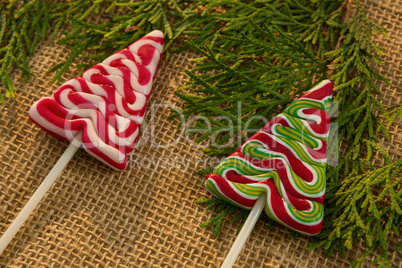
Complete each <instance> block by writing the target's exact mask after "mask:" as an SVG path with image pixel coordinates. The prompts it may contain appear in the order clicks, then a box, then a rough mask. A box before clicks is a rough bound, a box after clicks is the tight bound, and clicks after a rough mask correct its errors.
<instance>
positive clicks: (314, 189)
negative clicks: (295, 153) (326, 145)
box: [214, 152, 325, 196]
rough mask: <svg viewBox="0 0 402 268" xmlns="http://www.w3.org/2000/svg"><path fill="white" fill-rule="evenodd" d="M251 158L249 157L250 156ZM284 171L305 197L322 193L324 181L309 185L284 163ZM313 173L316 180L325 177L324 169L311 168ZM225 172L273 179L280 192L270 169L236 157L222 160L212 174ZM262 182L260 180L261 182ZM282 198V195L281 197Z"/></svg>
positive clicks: (278, 179)
mask: <svg viewBox="0 0 402 268" xmlns="http://www.w3.org/2000/svg"><path fill="white" fill-rule="evenodd" d="M266 154H267V156H266V157H265V159H270V158H272V157H282V156H280V155H277V156H275V155H274V154H273V153H268V152H267V153H266ZM250 156H251V155H250ZM252 157H253V156H252ZM285 163H286V164H285V166H286V169H287V170H288V171H289V173H290V175H291V177H290V178H289V179H290V180H293V182H294V184H295V186H296V188H297V190H299V191H300V192H302V193H304V194H305V195H313V194H315V193H319V192H323V191H324V189H325V181H324V180H320V179H318V180H316V183H315V184H309V183H307V182H306V181H305V180H303V179H302V178H300V177H299V176H298V175H297V174H296V173H295V172H294V171H293V170H292V168H291V167H290V165H289V164H288V163H287V162H285ZM311 167H312V168H313V169H314V171H315V172H316V173H317V176H318V178H322V177H321V176H325V167H316V166H311ZM227 170H235V171H236V172H237V173H239V174H241V175H244V176H250V175H251V176H253V177H254V178H255V179H256V178H260V179H263V180H268V179H270V178H273V179H274V181H275V185H276V186H277V189H278V190H279V191H280V192H281V187H279V186H280V183H281V182H280V178H279V176H278V175H277V172H276V171H275V170H271V168H266V169H263V168H259V167H256V166H254V165H253V164H252V163H250V162H248V161H246V160H244V159H242V158H238V157H228V158H226V159H224V160H223V161H222V162H221V163H220V164H219V165H218V166H216V168H215V170H214V173H215V174H217V175H219V176H221V177H225V176H224V173H225V172H226V171H227ZM261 181H262V180H261ZM282 196H283V195H282Z"/></svg>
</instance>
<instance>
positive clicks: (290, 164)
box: [205, 80, 333, 267]
mask: <svg viewBox="0 0 402 268" xmlns="http://www.w3.org/2000/svg"><path fill="white" fill-rule="evenodd" d="M332 87H333V85H332V82H331V81H329V80H325V81H322V82H321V83H320V84H318V85H317V86H315V87H314V88H313V89H311V90H310V91H308V92H307V93H305V94H304V95H302V96H301V97H299V98H298V99H297V100H295V101H294V102H292V103H291V104H290V105H289V106H288V107H287V108H286V109H285V110H284V112H283V113H281V114H279V115H277V116H275V117H274V118H272V119H271V120H270V121H269V122H268V123H267V124H266V125H265V126H264V127H263V128H262V129H261V131H259V132H257V133H256V134H254V135H253V136H251V137H250V138H249V139H248V140H246V142H244V143H243V144H242V145H241V146H240V147H239V148H238V150H237V151H236V152H235V153H233V154H231V155H229V156H228V157H227V158H226V159H224V160H223V161H222V162H221V163H220V164H219V165H218V166H217V167H216V168H215V169H214V172H213V173H212V174H209V175H208V176H207V178H206V181H205V186H206V188H207V190H208V191H209V192H211V193H212V194H213V195H215V196H216V197H218V198H220V199H223V200H226V201H228V202H230V203H232V204H235V205H237V206H239V207H242V208H246V209H252V210H251V212H250V215H249V217H248V218H247V220H246V222H245V224H244V225H243V227H242V230H241V232H240V233H239V235H238V237H237V239H236V241H235V242H234V244H233V246H232V248H231V250H230V251H229V254H228V255H227V257H226V260H225V261H224V263H223V265H222V267H232V265H233V264H234V262H235V260H236V259H237V256H238V254H239V253H240V251H241V249H242V247H243V245H244V243H245V241H246V240H247V238H248V236H249V234H250V232H251V230H252V228H253V227H254V225H255V223H256V221H257V220H258V217H259V215H260V213H261V212H262V209H263V208H265V212H266V214H267V215H268V216H269V217H270V218H272V219H273V220H275V221H277V222H279V223H281V224H283V225H285V226H288V227H289V228H292V229H293V230H296V231H298V232H300V233H303V234H307V235H315V234H318V233H319V232H320V231H321V229H322V223H323V215H324V208H323V202H324V195H325V169H326V163H327V144H326V140H327V138H328V132H329V115H328V113H327V110H328V107H329V105H328V104H329V103H330V101H331V98H332Z"/></svg>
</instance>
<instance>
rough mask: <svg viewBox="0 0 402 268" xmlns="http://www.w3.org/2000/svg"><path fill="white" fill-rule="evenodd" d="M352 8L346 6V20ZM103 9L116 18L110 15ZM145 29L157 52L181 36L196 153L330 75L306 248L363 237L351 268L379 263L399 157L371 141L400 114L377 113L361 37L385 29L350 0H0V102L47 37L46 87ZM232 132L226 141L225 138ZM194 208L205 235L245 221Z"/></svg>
mask: <svg viewBox="0 0 402 268" xmlns="http://www.w3.org/2000/svg"><path fill="white" fill-rule="evenodd" d="M351 3H353V4H354V5H355V8H356V9H357V12H356V15H355V16H353V17H352V18H350V14H349V13H350V10H351V6H350V5H351ZM112 10H113V11H114V14H117V15H115V16H113V17H111V16H110V15H109V14H110V12H111V11H112ZM94 17H96V18H97V20H96V23H92V22H93V21H94V20H93V18H94ZM50 25H53V28H51V27H50ZM152 29H160V30H162V31H164V32H165V35H166V38H167V44H166V46H165V54H169V53H170V52H172V51H171V49H170V45H171V44H172V42H174V40H176V39H177V38H179V37H184V38H186V39H188V41H187V42H186V45H185V46H184V47H182V48H180V49H179V50H183V49H194V50H195V51H197V52H198V53H199V55H200V58H198V59H195V60H196V62H197V66H196V68H194V69H192V70H186V74H187V75H188V76H189V77H190V81H189V82H188V84H187V85H186V86H185V87H183V88H180V89H178V90H177V91H176V94H177V95H178V96H179V97H180V98H182V99H183V102H184V109H183V114H184V115H185V117H187V118H190V117H191V116H193V115H198V116H199V117H198V118H199V120H196V121H195V122H194V125H192V126H191V127H190V128H189V129H188V131H189V132H196V130H201V132H200V131H198V132H197V133H198V135H197V136H196V137H197V142H199V143H201V142H206V141H213V142H212V143H210V146H209V147H206V148H204V151H205V152H206V153H207V154H209V155H227V154H229V153H231V152H233V151H234V150H235V149H236V148H237V147H238V145H239V144H240V143H241V142H242V141H244V140H245V139H247V138H248V137H249V136H250V135H252V134H253V131H257V130H258V129H259V128H261V126H262V125H263V124H264V122H265V121H264V120H269V119H270V118H271V117H272V116H273V115H274V114H276V113H277V112H280V111H282V110H283V109H284V108H285V107H286V105H287V104H289V103H290V102H292V100H293V99H294V97H296V96H297V95H299V94H301V93H302V92H304V91H306V90H308V89H309V88H311V86H312V85H313V84H314V83H316V82H317V81H319V80H321V79H324V78H326V77H328V76H331V77H330V79H331V80H333V82H334V83H335V94H334V100H335V101H336V103H337V107H334V108H335V110H336V109H337V111H333V112H334V113H335V112H337V117H336V119H335V120H333V122H335V123H336V124H337V128H336V129H335V128H331V136H332V137H336V138H334V139H333V140H332V141H331V142H330V143H329V150H328V151H329V155H332V154H336V153H337V152H338V150H339V144H338V142H337V141H342V142H343V143H342V148H343V151H345V153H344V154H343V155H340V158H339V163H338V164H337V165H336V166H334V167H329V168H328V172H327V176H328V179H327V195H326V201H325V207H326V208H325V221H324V229H323V231H322V233H320V234H319V236H317V237H315V238H313V239H312V244H311V247H310V248H316V247H324V249H326V250H327V253H328V255H329V254H331V253H332V252H333V250H334V249H338V251H339V252H340V253H341V254H343V255H345V251H346V250H347V249H351V248H352V247H353V244H354V243H355V242H356V241H357V240H358V239H363V240H364V241H365V242H366V245H367V248H368V250H367V251H366V252H365V253H364V254H363V255H362V256H361V257H360V258H359V259H357V260H356V261H355V262H354V263H353V265H352V266H356V267H359V266H361V265H362V263H363V261H364V259H365V258H366V257H367V256H369V255H370V254H372V253H373V252H374V251H378V252H379V257H378V258H377V259H376V260H375V263H377V264H378V265H379V266H390V263H389V260H388V256H387V252H388V248H387V246H388V242H387V241H388V238H389V237H390V236H391V235H398V234H399V230H400V227H401V217H402V211H401V203H402V199H401V198H402V197H401V196H402V189H401V187H400V185H401V180H402V178H401V172H402V161H392V160H391V157H390V156H389V155H388V154H387V153H386V151H385V150H384V148H382V147H381V146H380V145H379V138H380V137H386V138H389V133H388V130H387V129H388V127H389V125H390V124H392V123H393V122H395V120H398V119H397V118H398V117H399V118H402V105H399V106H395V107H385V106H384V105H383V104H381V103H380V102H379V101H378V100H377V99H376V97H375V94H377V93H378V94H379V93H380V92H379V90H378V84H379V83H385V84H389V81H388V80H387V79H385V78H384V77H383V76H382V75H380V74H379V73H378V72H376V71H375V70H374V69H373V68H372V67H371V63H372V62H377V63H379V62H381V59H380V56H382V55H383V52H382V51H383V50H382V48H381V47H379V46H377V45H376V44H375V43H374V42H373V41H372V35H373V34H376V33H377V34H382V35H386V34H387V33H386V30H385V29H384V28H382V27H381V26H379V25H377V24H375V23H374V22H372V21H370V20H369V19H367V18H366V14H365V13H364V10H363V8H362V6H361V4H360V1H359V0H353V1H337V0H335V1H334V0H285V1H280V0H258V1H245V0H243V1H240V0H220V1H214V0H209V1H208V0H199V1H183V0H169V1H166V0H149V1H137V2H134V1H127V0H115V1H113V0H94V1H86V0H72V1H68V3H66V2H64V1H61V2H60V3H57V2H56V3H54V2H52V3H51V4H50V3H48V2H47V1H45V0H31V1H28V0H26V1H15V0H14V1H9V2H6V1H3V2H1V3H0V46H1V48H0V78H1V80H2V85H3V87H1V88H0V100H1V101H2V102H3V103H5V100H4V96H5V97H14V96H15V87H14V86H13V84H12V80H11V77H10V72H11V71H12V70H13V69H15V68H19V69H20V70H22V72H23V73H24V80H25V81H27V79H28V76H29V75H32V74H31V73H30V72H29V66H28V63H29V60H28V59H29V57H30V56H32V54H33V53H34V51H35V47H36V45H37V43H38V42H39V41H40V40H42V39H44V38H45V36H46V35H51V37H52V38H55V39H57V42H58V43H59V44H63V45H67V46H69V47H71V54H70V56H69V58H68V59H67V60H66V61H65V62H62V63H60V64H58V65H56V66H54V68H52V69H51V71H57V73H56V74H55V76H54V78H53V81H56V80H60V78H61V76H62V74H63V73H64V72H65V71H66V70H67V69H68V68H69V67H70V65H71V63H72V62H73V61H74V60H75V59H76V58H77V57H78V56H80V55H81V54H82V53H83V52H84V51H88V50H91V56H90V58H89V59H88V61H87V62H86V64H82V65H80V66H81V67H87V66H91V65H93V64H94V62H99V61H101V60H103V59H104V58H106V57H107V56H108V55H110V53H112V52H115V51H118V50H120V49H122V48H124V47H126V46H127V45H129V44H131V43H132V42H133V41H135V40H136V39H138V38H139V37H140V36H142V35H144V34H146V33H147V32H149V31H151V30H152ZM175 116H177V115H176V114H174V113H172V118H174V117H175ZM252 118H259V119H261V120H251V119H252ZM203 119H208V120H209V122H211V124H212V125H207V124H206V122H205V120H203ZM232 123H234V124H232ZM231 131H232V132H234V134H237V135H235V137H236V138H237V140H230V137H231V136H232V135H231V134H233V133H231ZM213 145H215V146H213ZM374 153H377V154H379V155H381V156H382V158H383V164H382V165H381V166H378V165H376V166H374V165H373V163H372V161H371V162H370V160H371V159H372V156H373V154H374ZM205 172H207V171H200V174H205ZM208 172H209V170H208ZM198 203H200V204H207V208H208V209H213V208H216V213H217V216H215V217H214V218H212V219H211V220H209V221H207V222H205V223H204V224H203V226H208V225H213V226H214V231H213V233H214V235H215V236H216V235H217V234H218V233H219V230H220V228H221V226H222V224H224V221H225V218H226V216H227V215H230V214H233V215H234V217H233V220H232V221H233V222H234V221H238V220H241V219H243V218H245V217H246V214H247V212H244V211H242V210H240V209H238V208H237V207H234V206H232V205H230V204H226V203H224V202H223V201H220V200H216V199H212V198H210V199H205V198H204V199H202V200H200V201H199V202H198ZM269 222H270V224H273V222H272V221H271V220H269ZM239 228H240V227H239ZM398 246H399V248H401V246H400V243H399V244H398Z"/></svg>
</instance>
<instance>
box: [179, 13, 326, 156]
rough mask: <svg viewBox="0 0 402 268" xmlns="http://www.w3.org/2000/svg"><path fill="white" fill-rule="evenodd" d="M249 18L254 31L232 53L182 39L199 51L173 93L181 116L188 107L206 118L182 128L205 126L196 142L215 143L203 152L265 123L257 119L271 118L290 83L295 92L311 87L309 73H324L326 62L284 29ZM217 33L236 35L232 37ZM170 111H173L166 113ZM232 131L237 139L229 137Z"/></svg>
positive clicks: (285, 100)
mask: <svg viewBox="0 0 402 268" xmlns="http://www.w3.org/2000/svg"><path fill="white" fill-rule="evenodd" d="M249 23H250V24H251V25H253V28H254V29H255V31H256V33H257V32H258V36H246V35H244V36H243V39H242V40H243V41H242V45H241V47H240V48H239V51H238V52H237V53H230V54H229V53H226V54H216V53H214V52H213V50H212V48H211V47H209V46H203V48H201V47H200V46H199V45H197V44H195V43H194V41H188V42H187V44H189V45H191V47H192V48H194V49H195V50H196V51H197V52H199V53H200V55H202V56H203V57H202V58H201V59H200V62H199V63H198V65H197V67H196V68H194V69H192V70H186V73H187V74H188V75H189V76H190V78H191V81H190V82H188V83H187V85H186V86H184V87H183V88H180V89H178V90H177V91H175V94H176V95H178V96H179V97H180V98H182V99H183V101H184V109H183V115H184V117H185V118H186V119H188V118H189V117H190V116H192V115H193V114H194V113H197V115H199V116H200V118H202V119H204V118H207V119H208V124H207V123H206V121H205V120H202V122H201V120H200V121H196V122H195V125H193V126H190V127H189V128H188V132H195V131H196V130H205V131H202V135H199V137H198V138H197V142H199V143H201V142H203V141H204V140H208V139H212V141H213V142H216V145H217V146H215V147H211V148H205V149H204V151H205V152H206V153H208V154H209V155H222V154H227V153H228V152H231V151H233V150H235V149H236V148H237V147H238V146H239V145H240V144H241V143H242V142H243V141H244V140H245V139H247V138H248V137H249V136H251V135H252V134H254V133H255V132H256V131H258V130H259V129H260V128H261V127H262V126H263V125H264V124H265V123H266V120H261V119H266V118H271V117H272V116H273V115H274V113H275V112H278V106H279V107H284V106H286V105H287V104H289V103H290V102H291V101H292V100H291V98H290V93H291V92H292V90H293V89H294V87H296V88H297V90H296V94H298V93H300V92H303V91H306V90H308V89H309V88H311V87H312V84H313V79H314V78H318V79H320V78H322V77H325V73H326V68H325V67H326V63H325V62H323V61H320V60H319V59H318V58H316V57H315V56H314V55H313V54H311V53H310V52H309V51H307V50H306V49H305V48H304V46H303V45H302V44H301V43H299V42H297V41H296V40H294V39H292V38H289V34H286V33H283V32H282V31H281V30H280V29H279V28H278V27H273V28H272V29H270V28H269V27H268V26H267V25H266V24H265V23H262V27H260V26H259V25H256V24H255V23H254V22H252V21H251V22H249ZM219 38H225V39H229V40H235V41H239V40H237V39H236V38H234V37H227V36H225V37H223V36H222V37H218V39H219ZM218 39H217V40H218ZM189 89H191V92H192V93H188V90H189ZM175 116H178V114H173V115H172V118H173V117H175ZM236 133H237V134H238V136H239V137H241V139H240V140H239V141H230V140H229V138H231V137H233V134H236ZM223 145H225V146H223ZM222 147H223V148H222ZM228 147H229V148H228ZM230 150H231V151H230Z"/></svg>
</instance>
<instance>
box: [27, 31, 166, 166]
mask: <svg viewBox="0 0 402 268" xmlns="http://www.w3.org/2000/svg"><path fill="white" fill-rule="evenodd" d="M163 42H164V36H163V33H162V32H161V31H158V30H156V31H153V32H151V33H149V34H147V35H146V36H144V37H142V38H141V39H139V40H138V41H136V42H135V43H133V44H132V45H130V46H129V47H127V48H126V49H123V50H121V51H119V52H117V53H115V54H113V55H112V56H110V57H108V58H107V59H105V60H104V61H103V62H102V63H99V64H96V65H95V66H93V67H91V68H90V69H88V70H87V71H85V72H84V73H83V74H82V75H81V76H79V77H76V78H74V79H71V80H69V81H68V82H66V83H65V84H63V85H62V86H61V87H59V88H58V89H57V90H56V91H55V92H54V93H53V95H52V97H50V98H43V99H41V100H39V101H37V102H36V103H34V104H33V105H32V107H31V109H30V110H29V117H30V118H31V120H32V121H33V122H34V123H35V124H37V125H38V126H40V127H41V128H43V129H44V130H45V131H47V132H48V133H50V134H52V135H54V136H56V137H58V138H60V139H64V140H68V141H70V142H72V141H74V140H77V141H79V142H81V144H82V147H83V148H84V149H85V150H86V151H87V152H88V153H89V154H91V155H92V156H94V157H95V158H97V159H99V160H101V161H102V162H104V163H106V164H108V165H110V166H111V167H113V168H116V169H119V170H123V169H124V168H125V167H126V165H127V155H128V154H129V153H131V152H132V150H133V149H134V145H135V142H136V140H137V138H138V127H139V126H140V125H141V124H142V122H143V117H144V113H145V109H146V104H147V101H148V99H149V96H150V93H151V88H152V83H153V80H154V78H155V73H156V70H157V67H158V64H159V60H160V58H161V55H162V51H163Z"/></svg>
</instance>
